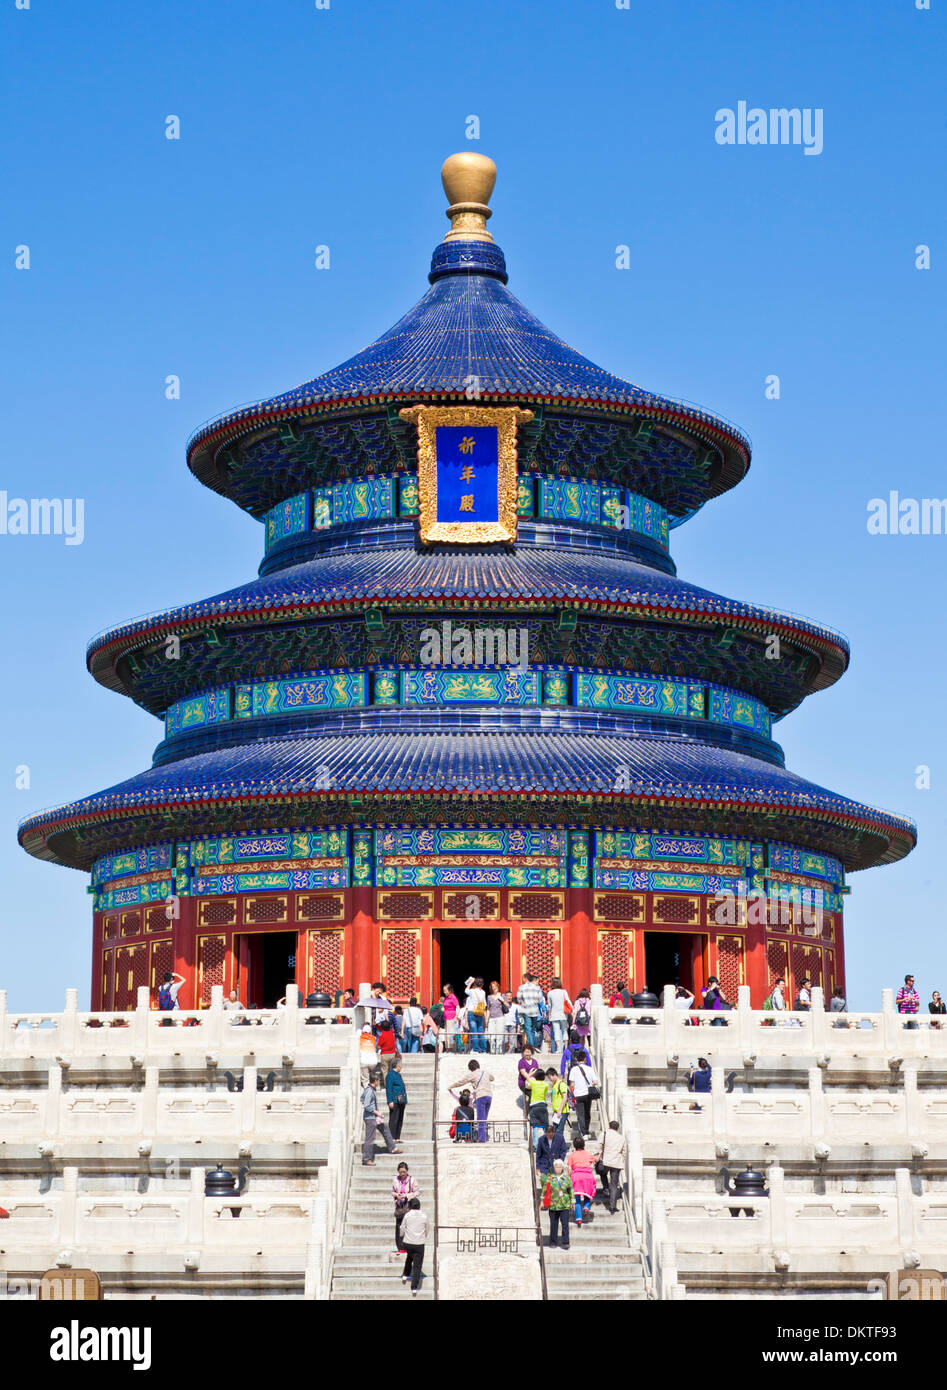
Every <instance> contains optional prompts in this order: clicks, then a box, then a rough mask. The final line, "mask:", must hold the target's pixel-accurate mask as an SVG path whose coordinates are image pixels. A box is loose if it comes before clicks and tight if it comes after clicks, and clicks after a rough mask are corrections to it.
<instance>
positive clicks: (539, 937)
mask: <svg viewBox="0 0 947 1390" xmlns="http://www.w3.org/2000/svg"><path fill="white" fill-rule="evenodd" d="M558 951H559V933H558V932H552V931H531V932H525V933H524V935H523V955H524V957H525V959H526V967H525V968H526V970H527V971H528V972H529V973H530V974H531V975H535V976H536V978H537V980H538V981H539V983H540V984H541V985H542V987H543V989H549V987H550V985H551V984H552V977H553V975H556V974H558V965H557V961H556V956H557V954H558Z"/></svg>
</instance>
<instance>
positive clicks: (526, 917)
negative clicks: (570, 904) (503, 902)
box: [510, 893, 563, 922]
mask: <svg viewBox="0 0 947 1390" xmlns="http://www.w3.org/2000/svg"><path fill="white" fill-rule="evenodd" d="M562 913H563V899H562V894H561V893H511V894H510V916H511V917H513V918H514V919H515V920H516V921H518V922H522V921H532V922H541V921H543V920H546V921H549V920H554V919H556V918H558V917H561V916H562Z"/></svg>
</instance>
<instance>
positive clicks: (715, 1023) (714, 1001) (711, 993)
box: [700, 975, 731, 1028]
mask: <svg viewBox="0 0 947 1390" xmlns="http://www.w3.org/2000/svg"><path fill="white" fill-rule="evenodd" d="M700 1007H701V1008H702V1009H713V1010H714V1012H715V1013H719V1012H721V1011H722V1010H724V1009H729V1008H730V1007H731V1006H730V1004H729V1003H728V1002H727V1000H726V998H725V996H724V993H723V990H722V989H721V988H720V981H719V980H718V979H717V977H716V975H711V977H710V979H709V980H708V981H707V988H706V989H705V990H704V991H703V998H702V1000H701V1005H700ZM710 1024H711V1027H716V1028H726V1027H727V1020H726V1019H725V1018H712V1019H711V1020H710Z"/></svg>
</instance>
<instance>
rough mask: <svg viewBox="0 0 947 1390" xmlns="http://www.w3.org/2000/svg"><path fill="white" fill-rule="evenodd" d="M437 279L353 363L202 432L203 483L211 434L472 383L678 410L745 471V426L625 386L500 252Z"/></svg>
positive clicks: (465, 255)
mask: <svg viewBox="0 0 947 1390" xmlns="http://www.w3.org/2000/svg"><path fill="white" fill-rule="evenodd" d="M430 278H431V279H432V281H433V283H432V284H431V288H430V289H429V290H428V292H427V293H426V294H425V295H424V297H423V298H422V299H421V300H419V301H418V303H417V304H415V306H414V308H412V309H409V311H408V312H407V313H406V314H405V315H404V317H403V318H401V319H399V320H398V322H397V323H396V324H395V325H394V327H393V328H390V329H389V330H388V332H387V333H383V334H382V336H381V337H380V338H378V339H377V340H376V341H375V342H373V343H371V344H370V345H369V346H368V347H366V348H364V349H363V350H362V351H361V352H358V353H356V354H355V356H354V357H350V358H349V359H348V361H346V362H343V363H342V364H341V365H340V366H338V367H333V368H332V370H331V371H328V372H323V374H322V375H321V376H317V377H314V378H312V380H310V381H306V382H304V383H303V384H302V385H301V386H297V387H295V388H294V389H293V390H291V391H285V392H283V393H282V394H281V395H278V396H273V397H272V398H270V399H269V400H260V401H255V402H252V403H250V404H248V405H244V406H240V407H239V408H238V409H236V410H231V411H228V412H227V413H226V414H224V415H221V416H219V417H218V418H216V419H214V420H211V421H209V422H208V423H207V424H205V425H202V426H201V428H200V429H198V430H197V431H195V433H194V435H193V436H192V437H191V439H190V440H189V442H188V456H189V460H190V462H191V466H192V467H193V468H194V471H195V472H196V473H197V474H198V476H199V477H202V478H204V474H205V472H206V471H207V469H208V466H209V465H208V461H207V459H206V458H204V457H203V456H202V446H203V444H204V441H206V440H208V439H209V438H210V437H211V436H218V439H217V442H218V443H219V442H220V439H221V438H222V437H223V436H226V437H233V436H235V435H236V434H239V433H240V432H241V431H242V430H243V429H245V428H247V427H249V426H250V425H251V424H257V423H259V422H260V420H261V418H262V419H265V418H267V417H270V416H276V417H279V416H280V413H281V412H283V413H285V412H287V411H289V412H292V411H294V410H297V409H301V408H304V407H311V406H317V405H323V404H325V403H333V402H339V403H342V402H353V401H368V400H369V399H374V400H375V401H377V400H379V399H381V398H385V397H390V398H398V399H401V398H405V399H413V398H414V397H418V398H421V397H424V396H427V395H431V394H434V395H457V394H459V395H463V394H464V393H465V391H466V390H467V389H468V382H469V380H470V378H472V377H476V378H477V380H478V382H479V390H480V392H481V395H482V397H483V398H484V399H490V398H498V397H504V398H509V397H515V398H516V399H522V400H526V399H529V398H534V399H552V398H558V399H561V400H563V401H567V402H574V403H575V404H577V405H580V404H591V405H593V406H606V405H608V406H614V407H618V408H621V407H641V408H645V409H647V410H649V411H658V412H660V411H670V412H672V413H674V414H675V415H677V416H679V417H682V419H683V421H684V422H685V423H686V422H687V421H690V422H692V423H693V424H695V425H703V426H705V427H708V428H709V429H710V430H712V431H715V432H719V433H720V434H722V435H723V436H724V437H725V439H726V440H728V441H730V443H731V446H735V448H736V450H737V452H740V453H741V454H742V462H741V464H740V466H739V467H738V469H737V472H736V475H735V476H734V477H733V479H732V481H736V480H737V478H738V477H739V476H742V473H743V472H745V470H746V467H747V466H748V462H749V447H750V446H749V440H748V439H747V437H746V436H745V435H744V434H743V433H742V432H741V431H740V430H738V429H737V427H736V426H735V425H733V424H731V423H730V422H729V421H728V420H725V419H723V418H722V417H721V416H718V415H715V414H713V413H712V412H710V411H707V410H704V409H703V408H702V407H700V406H695V405H692V404H690V403H687V402H682V401H676V400H674V399H673V398H671V397H668V396H662V395H659V394H657V393H656V392H653V391H646V390H644V389H643V388H642V387H640V386H635V385H633V384H632V383H631V382H628V381H623V380H622V379H621V377H617V376H613V375H612V374H611V373H610V372H606V371H605V370H603V368H601V367H598V366H596V365H595V363H594V362H590V361H589V360H588V358H587V357H583V356H582V354H581V353H578V352H576V351H575V349H574V348H571V347H570V346H569V345H568V343H565V342H563V340H562V339H561V338H559V337H558V336H557V335H556V334H555V333H553V332H552V331H551V330H550V329H548V328H547V327H546V326H545V324H543V323H541V322H540V320H539V319H538V318H536V317H535V315H534V314H531V313H530V312H529V310H528V309H526V308H525V307H524V306H523V305H522V304H521V303H520V302H519V300H518V299H517V298H516V297H515V296H514V295H513V294H511V293H510V291H509V290H508V289H507V287H506V270H505V263H504V260H503V253H502V251H501V250H500V248H499V247H497V246H489V245H486V244H484V243H480V242H455V243H450V244H447V245H442V246H440V247H438V248H437V250H436V251H435V253H434V259H433V262H432V270H431V277H430ZM221 432H222V433H221ZM205 481H206V479H205ZM731 485H732V482H731V483H728V486H731Z"/></svg>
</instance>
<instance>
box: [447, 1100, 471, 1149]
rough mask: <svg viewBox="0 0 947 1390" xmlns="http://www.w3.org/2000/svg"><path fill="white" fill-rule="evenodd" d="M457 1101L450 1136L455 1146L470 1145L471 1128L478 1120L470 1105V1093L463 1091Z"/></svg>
mask: <svg viewBox="0 0 947 1390" xmlns="http://www.w3.org/2000/svg"><path fill="white" fill-rule="evenodd" d="M457 1100H458V1103H457V1105H456V1106H455V1108H454V1113H453V1115H452V1116H451V1124H450V1130H449V1135H450V1138H451V1139H453V1141H454V1143H455V1144H469V1142H470V1127H471V1124H472V1122H473V1120H474V1119H475V1118H476V1116H475V1115H474V1108H473V1106H472V1105H471V1103H470V1092H469V1091H461V1093H460V1095H459V1096H458V1098H457Z"/></svg>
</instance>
